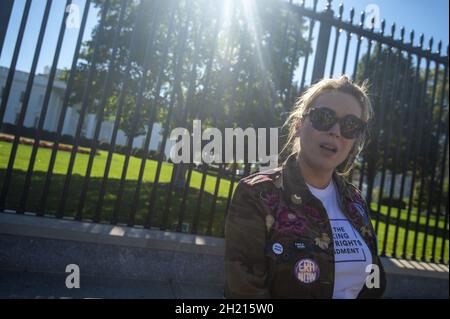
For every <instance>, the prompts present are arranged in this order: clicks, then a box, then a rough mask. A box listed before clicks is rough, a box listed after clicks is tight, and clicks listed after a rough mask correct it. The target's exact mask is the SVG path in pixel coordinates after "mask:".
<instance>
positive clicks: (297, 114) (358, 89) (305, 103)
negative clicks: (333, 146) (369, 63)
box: [281, 75, 373, 176]
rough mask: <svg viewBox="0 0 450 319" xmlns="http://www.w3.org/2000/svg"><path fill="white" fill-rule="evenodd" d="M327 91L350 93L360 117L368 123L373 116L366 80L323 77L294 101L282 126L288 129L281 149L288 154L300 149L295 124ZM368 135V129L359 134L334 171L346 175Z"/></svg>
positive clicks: (345, 77) (343, 76)
mask: <svg viewBox="0 0 450 319" xmlns="http://www.w3.org/2000/svg"><path fill="white" fill-rule="evenodd" d="M329 91H337V92H342V93H347V94H350V95H351V96H353V97H355V98H356V99H357V100H358V102H359V104H360V106H361V110H362V116H361V119H362V120H363V121H364V122H366V123H370V122H371V120H372V118H373V108H372V102H371V101H370V98H369V94H368V91H369V87H368V81H367V80H366V81H364V82H363V83H362V84H361V85H357V84H355V83H353V82H352V81H351V80H350V79H349V78H348V77H347V76H346V75H342V76H341V77H340V78H339V79H323V80H320V81H319V82H317V83H315V84H314V85H312V86H311V87H309V88H308V89H307V90H306V91H305V92H304V93H303V94H302V95H301V96H300V97H299V98H298V99H297V101H296V102H295V104H294V109H293V110H292V112H291V113H290V114H289V116H288V118H287V120H286V122H285V123H284V125H283V127H286V128H287V129H288V137H287V141H286V144H285V145H284V147H283V149H282V151H281V152H282V153H283V152H284V151H287V152H289V153H290V154H293V153H298V152H299V151H300V143H299V142H298V139H299V137H298V136H297V124H298V122H299V121H301V120H302V118H303V115H304V114H305V113H306V112H308V110H309V109H310V108H311V107H312V106H313V103H314V101H315V100H316V99H317V98H318V97H319V96H320V95H322V94H323V93H325V92H329ZM367 137H368V130H366V132H365V134H361V135H360V136H359V137H358V138H357V140H356V141H355V144H354V145H353V147H352V149H351V150H350V153H349V154H348V156H347V159H346V160H345V161H344V162H343V163H342V164H341V165H339V166H338V167H337V169H336V173H338V174H340V175H342V176H347V175H348V174H349V173H350V171H351V170H352V168H353V165H354V162H355V159H356V157H357V156H358V155H359V154H360V153H361V151H362V150H363V148H364V144H365V142H366V139H367Z"/></svg>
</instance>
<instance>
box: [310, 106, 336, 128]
mask: <svg viewBox="0 0 450 319" xmlns="http://www.w3.org/2000/svg"><path fill="white" fill-rule="evenodd" d="M311 122H312V124H313V126H314V128H315V129H317V130H319V131H327V130H329V129H330V128H331V127H332V126H333V125H334V123H336V116H335V114H334V112H333V111H332V110H329V109H327V108H324V107H322V108H319V109H314V110H313V111H312V112H311Z"/></svg>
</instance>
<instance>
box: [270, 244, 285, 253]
mask: <svg viewBox="0 0 450 319" xmlns="http://www.w3.org/2000/svg"><path fill="white" fill-rule="evenodd" d="M272 251H273V252H274V253H275V254H277V255H281V254H282V253H283V246H282V245H281V244H280V243H275V244H273V246H272Z"/></svg>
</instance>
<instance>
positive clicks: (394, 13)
mask: <svg viewBox="0 0 450 319" xmlns="http://www.w3.org/2000/svg"><path fill="white" fill-rule="evenodd" d="M244 1H245V0H244ZM65 2H66V1H63V0H54V1H53V4H52V7H51V11H50V18H49V22H48V27H47V32H46V34H45V37H44V44H43V48H45V51H44V52H42V53H41V55H40V59H39V63H38V67H37V72H38V73H42V72H43V69H44V67H45V66H46V65H51V63H52V59H53V52H54V48H55V46H56V39H57V36H58V31H59V25H60V22H61V19H62V15H63V12H64V4H65ZM294 2H299V0H294ZM326 2H327V1H326V0H319V3H318V11H322V10H324V9H325V6H326ZM340 2H342V3H343V4H344V16H343V19H344V20H348V19H349V11H350V8H351V7H354V8H355V21H358V22H359V14H360V12H361V11H363V10H365V9H366V7H367V6H368V5H375V6H376V7H377V8H378V10H379V16H380V18H384V19H385V20H386V23H387V24H386V26H387V28H386V33H388V34H390V26H391V24H392V23H393V22H395V23H396V25H397V31H396V36H395V37H396V38H398V37H399V31H400V28H401V27H402V26H404V27H405V29H406V34H407V39H408V41H409V32H410V31H411V30H412V29H414V31H415V34H416V37H415V44H417V43H418V38H419V35H420V33H423V34H424V35H425V42H426V43H427V44H428V39H429V37H430V36H433V37H434V40H435V41H434V48H433V50H434V51H436V47H437V42H438V41H439V40H442V42H443V51H444V52H445V50H446V49H447V45H448V42H449V40H448V39H449V1H448V0H342V1H332V9H333V10H334V11H335V15H336V16H337V12H338V5H339V3H340ZM73 3H74V4H75V5H77V7H78V8H79V11H80V12H79V17H80V20H81V16H82V10H83V7H84V3H85V1H84V0H74V1H73ZM312 3H313V0H307V1H306V6H307V7H312ZM45 4H46V1H44V0H32V5H31V10H30V15H29V22H28V23H27V27H26V29H25V35H24V39H23V43H22V47H21V51H20V54H19V59H18V63H17V69H18V70H22V71H27V70H30V67H31V62H32V59H33V53H34V48H35V45H36V41H37V35H38V30H39V28H40V23H41V19H42V16H43V12H44V7H45ZM24 5H25V0H16V1H15V3H14V8H13V12H12V16H11V19H10V24H9V27H8V31H7V35H6V39H5V45H4V48H3V52H1V56H0V66H6V67H8V66H9V65H10V63H11V59H12V54H13V51H14V46H15V42H16V38H17V33H18V29H19V25H20V19H21V16H22V11H23V8H24ZM97 19H98V17H97V11H96V10H91V11H90V14H89V16H88V23H87V27H86V32H85V33H84V37H83V40H87V39H89V38H90V34H91V32H90V31H91V29H92V27H93V26H95V24H96V23H97ZM78 30H79V29H77V28H69V29H67V31H66V36H65V39H64V42H63V49H62V52H61V57H60V59H59V62H58V68H59V69H62V68H70V66H71V63H72V58H73V51H74V48H75V42H76V38H77V36H78ZM332 40H333V38H332ZM341 42H343V41H341ZM331 43H332V42H331ZM330 46H332V45H330ZM340 51H343V50H340ZM349 59H350V60H351V58H350V57H349ZM337 60H339V56H338V59H337ZM350 60H349V61H350ZM337 69H338V67H337ZM309 73H310V71H309ZM297 76H298V74H297Z"/></svg>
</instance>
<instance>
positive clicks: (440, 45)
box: [436, 40, 442, 55]
mask: <svg viewBox="0 0 450 319" xmlns="http://www.w3.org/2000/svg"><path fill="white" fill-rule="evenodd" d="M441 49H442V40H439V43H438V48H437V52H436V53H437V54H439V55H441Z"/></svg>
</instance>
